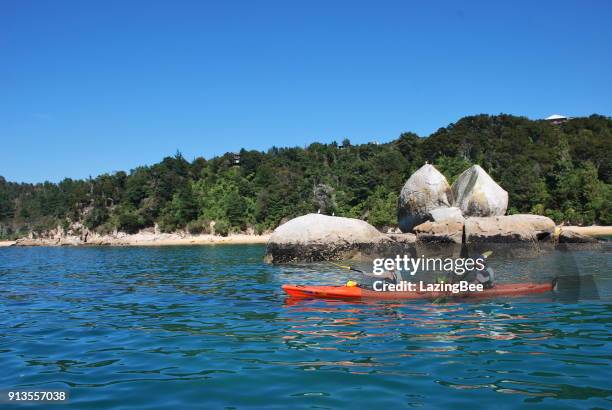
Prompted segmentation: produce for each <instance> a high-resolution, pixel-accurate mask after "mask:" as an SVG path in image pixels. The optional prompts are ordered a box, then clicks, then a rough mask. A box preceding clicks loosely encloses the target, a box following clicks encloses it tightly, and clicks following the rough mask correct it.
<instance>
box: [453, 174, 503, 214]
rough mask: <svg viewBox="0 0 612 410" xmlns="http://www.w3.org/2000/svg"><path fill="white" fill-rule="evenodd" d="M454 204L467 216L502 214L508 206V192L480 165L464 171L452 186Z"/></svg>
mask: <svg viewBox="0 0 612 410" xmlns="http://www.w3.org/2000/svg"><path fill="white" fill-rule="evenodd" d="M452 191H453V198H454V206H456V207H458V208H460V209H461V211H462V212H463V215H465V216H466V217H467V216H500V215H504V214H505V213H506V209H507V208H508V192H506V191H505V190H504V189H503V188H502V187H500V186H499V185H497V183H496V182H495V181H494V180H493V178H491V177H490V176H489V174H487V173H486V171H485V170H484V169H482V168H481V167H480V166H479V165H473V166H471V167H470V168H468V169H467V170H465V171H463V173H461V175H459V177H458V178H457V180H456V181H455V182H454V183H453V186H452Z"/></svg>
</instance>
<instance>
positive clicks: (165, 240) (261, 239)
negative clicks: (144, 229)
mask: <svg viewBox="0 0 612 410" xmlns="http://www.w3.org/2000/svg"><path fill="white" fill-rule="evenodd" d="M269 238H270V235H269V234H265V235H247V234H234V235H228V236H219V235H183V236H181V235H179V234H142V233H138V234H133V235H128V234H120V235H117V236H94V237H93V238H90V239H89V240H87V241H83V240H82V239H81V238H79V237H75V236H68V237H61V238H36V239H29V238H21V239H18V240H16V241H0V247H8V246H79V247H86V246H181V245H247V244H266V243H267V242H268V239H269Z"/></svg>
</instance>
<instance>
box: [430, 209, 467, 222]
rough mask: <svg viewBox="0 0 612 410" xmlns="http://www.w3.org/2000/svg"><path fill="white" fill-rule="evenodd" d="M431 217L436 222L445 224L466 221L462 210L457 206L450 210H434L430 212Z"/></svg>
mask: <svg viewBox="0 0 612 410" xmlns="http://www.w3.org/2000/svg"><path fill="white" fill-rule="evenodd" d="M429 217H430V219H431V220H432V221H434V222H443V221H448V220H454V221H461V222H463V220H464V219H465V218H463V213H462V212H461V209H459V208H457V207H456V206H452V207H450V208H436V209H432V210H431V211H430V212H429Z"/></svg>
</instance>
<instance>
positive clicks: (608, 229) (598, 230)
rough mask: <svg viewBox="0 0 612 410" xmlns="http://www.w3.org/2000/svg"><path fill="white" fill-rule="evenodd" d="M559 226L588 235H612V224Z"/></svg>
mask: <svg viewBox="0 0 612 410" xmlns="http://www.w3.org/2000/svg"><path fill="white" fill-rule="evenodd" d="M558 228H559V229H561V230H564V231H572V232H576V233H579V234H582V235H587V236H612V226H595V225H592V226H559V227H558Z"/></svg>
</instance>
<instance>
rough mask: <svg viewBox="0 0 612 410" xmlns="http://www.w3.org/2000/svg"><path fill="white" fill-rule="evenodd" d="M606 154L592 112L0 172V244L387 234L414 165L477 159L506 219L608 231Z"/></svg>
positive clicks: (609, 125) (454, 171)
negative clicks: (147, 233) (306, 219)
mask: <svg viewBox="0 0 612 410" xmlns="http://www.w3.org/2000/svg"><path fill="white" fill-rule="evenodd" d="M611 158H612V119H611V118H609V117H604V116H600V115H592V116H590V117H588V118H576V119H572V120H569V121H567V122H565V123H563V124H559V125H553V124H550V123H547V122H545V121H532V120H529V119H527V118H524V117H516V116H510V115H498V116H489V115H477V116H470V117H465V118H462V119H461V120H459V121H458V122H456V123H454V124H450V125H449V126H447V127H445V128H441V129H439V130H438V131H436V132H435V133H433V134H432V135H430V136H429V137H426V138H421V137H419V136H417V135H416V134H413V133H404V134H402V135H400V136H399V138H397V139H396V140H394V141H391V142H388V143H385V144H376V143H370V144H361V145H351V143H350V141H348V140H344V141H342V143H341V144H338V143H332V144H320V143H313V144H311V145H309V146H308V147H305V148H300V147H294V148H276V147H273V148H271V149H269V150H268V151H267V152H259V151H247V150H242V151H240V153H228V154H225V155H223V156H219V157H215V158H212V159H208V160H207V159H204V158H201V157H200V158H196V159H195V160H193V161H191V162H189V161H187V160H186V159H185V158H184V157H183V156H182V155H181V154H180V153H177V154H176V155H174V156H172V157H167V158H164V159H163V160H162V161H161V162H160V163H158V164H155V165H151V166H142V167H139V168H136V169H133V170H131V171H130V172H129V173H126V172H123V171H120V172H116V173H113V174H104V175H100V176H98V177H96V178H90V179H87V180H73V179H69V178H67V179H64V180H63V181H61V182H59V183H57V184H55V183H50V182H44V183H39V184H26V183H13V182H8V181H6V180H5V179H4V178H3V177H1V176H0V237H2V238H15V237H19V236H24V235H25V234H27V233H28V232H30V231H33V232H36V233H43V232H45V231H47V230H49V229H51V228H54V227H57V226H58V225H59V226H64V227H68V226H69V225H70V224H71V223H73V222H80V223H81V224H82V225H84V226H86V227H87V228H88V229H90V230H95V231H97V232H100V233H110V232H113V231H115V230H119V231H124V232H128V233H133V232H136V231H138V230H140V229H142V228H146V227H152V226H154V225H156V224H157V226H158V229H160V230H162V231H166V232H170V231H176V230H181V229H186V230H188V231H189V232H191V233H203V232H211V231H212V232H214V233H217V234H221V235H226V234H227V233H229V232H237V231H253V232H258V233H259V232H263V231H266V230H269V229H273V228H274V227H276V226H277V225H279V223H281V221H284V220H286V219H287V218H291V217H294V216H297V215H302V214H305V213H308V212H317V210H321V212H323V213H327V214H335V215H340V216H349V217H355V218H362V219H365V220H367V221H369V222H370V223H371V224H373V225H375V226H377V227H379V228H383V227H389V226H394V225H395V224H396V222H397V217H396V213H397V209H396V208H397V198H398V195H399V193H400V190H401V188H402V185H403V184H404V182H405V181H406V179H407V178H408V177H409V176H410V174H411V173H412V172H414V171H415V170H416V169H417V168H419V167H420V166H422V165H423V164H424V163H425V161H429V162H430V163H433V164H435V166H436V167H437V168H438V169H439V170H440V171H441V172H442V173H444V174H445V175H446V177H447V178H448V179H449V182H452V181H453V180H454V179H455V178H456V177H457V176H458V175H459V174H460V173H461V172H462V171H463V170H465V169H466V168H467V167H469V166H470V165H471V164H480V165H481V166H482V167H483V168H484V169H485V170H486V171H487V172H489V174H490V175H491V176H492V177H493V178H494V179H495V180H496V181H497V182H498V183H499V184H500V185H501V186H502V187H503V188H504V189H506V190H507V191H508V192H509V196H510V204H509V213H518V212H531V213H536V214H541V215H547V216H549V217H551V218H553V219H554V220H555V221H556V222H557V223H562V222H565V223H571V224H593V223H598V224H606V225H609V224H612V209H611V204H612V161H611ZM213 221H214V223H211V222H213Z"/></svg>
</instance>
